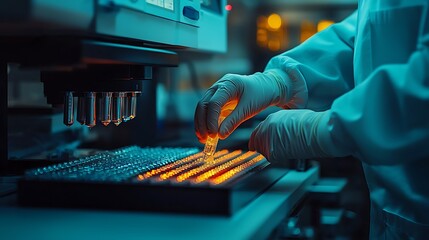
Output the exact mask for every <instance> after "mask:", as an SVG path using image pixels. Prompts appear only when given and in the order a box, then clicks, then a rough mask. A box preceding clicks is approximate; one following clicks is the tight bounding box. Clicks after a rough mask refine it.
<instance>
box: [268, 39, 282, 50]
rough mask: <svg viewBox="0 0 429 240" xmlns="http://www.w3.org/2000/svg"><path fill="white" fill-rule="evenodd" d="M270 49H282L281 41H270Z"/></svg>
mask: <svg viewBox="0 0 429 240" xmlns="http://www.w3.org/2000/svg"><path fill="white" fill-rule="evenodd" d="M268 49H270V50H271V51H278V50H280V41H279V40H277V39H275V40H270V41H268Z"/></svg>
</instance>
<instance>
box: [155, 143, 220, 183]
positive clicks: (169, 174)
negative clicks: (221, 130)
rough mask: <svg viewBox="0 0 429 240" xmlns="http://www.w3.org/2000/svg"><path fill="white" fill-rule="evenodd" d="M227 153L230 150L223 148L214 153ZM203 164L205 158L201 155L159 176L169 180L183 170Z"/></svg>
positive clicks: (215, 155) (217, 154) (217, 155)
mask: <svg viewBox="0 0 429 240" xmlns="http://www.w3.org/2000/svg"><path fill="white" fill-rule="evenodd" d="M226 153H228V150H222V151H219V152H216V153H215V154H214V157H219V156H222V155H225V154H226ZM201 164H204V158H203V157H200V158H198V159H196V160H195V161H192V162H190V163H186V164H183V165H181V166H180V167H177V168H174V169H172V170H170V171H167V172H165V173H163V174H161V175H160V176H159V178H160V179H159V180H161V181H163V180H167V179H169V178H170V177H172V176H174V175H177V174H179V173H181V172H183V171H185V170H187V169H190V168H193V167H197V166H199V165H201Z"/></svg>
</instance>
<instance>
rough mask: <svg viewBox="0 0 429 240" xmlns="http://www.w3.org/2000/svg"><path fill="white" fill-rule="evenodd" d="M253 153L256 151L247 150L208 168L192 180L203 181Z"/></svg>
mask: <svg viewBox="0 0 429 240" xmlns="http://www.w3.org/2000/svg"><path fill="white" fill-rule="evenodd" d="M255 154H256V152H251V151H249V152H247V153H245V154H243V155H241V156H239V157H237V158H235V159H233V160H231V161H228V162H226V163H224V164H222V165H219V166H217V167H215V168H213V169H210V170H209V171H207V172H205V173H203V174H201V175H199V176H198V177H197V178H195V181H194V182H195V183H200V182H202V181H205V180H207V179H209V178H210V177H212V176H214V175H216V174H218V173H220V172H222V171H223V170H225V169H227V168H229V167H231V166H233V165H235V164H237V163H240V162H242V161H244V160H246V159H247V158H249V157H251V156H253V155H255Z"/></svg>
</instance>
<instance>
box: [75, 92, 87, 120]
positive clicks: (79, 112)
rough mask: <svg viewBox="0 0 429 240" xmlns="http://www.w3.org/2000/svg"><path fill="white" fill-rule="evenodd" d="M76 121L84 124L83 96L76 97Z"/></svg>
mask: <svg viewBox="0 0 429 240" xmlns="http://www.w3.org/2000/svg"><path fill="white" fill-rule="evenodd" d="M76 118H77V121H78V122H79V123H80V124H81V125H83V124H85V120H86V118H85V97H83V96H79V97H78V98H77V117H76Z"/></svg>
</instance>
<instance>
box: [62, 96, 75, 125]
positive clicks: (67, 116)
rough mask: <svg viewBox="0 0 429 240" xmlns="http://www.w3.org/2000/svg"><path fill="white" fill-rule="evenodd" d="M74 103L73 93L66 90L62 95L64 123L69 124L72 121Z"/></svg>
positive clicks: (71, 123)
mask: <svg viewBox="0 0 429 240" xmlns="http://www.w3.org/2000/svg"><path fill="white" fill-rule="evenodd" d="M73 115H74V103H73V93H72V92H66V93H65V95H64V124H65V125H66V126H71V125H73V123H74V117H73Z"/></svg>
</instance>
